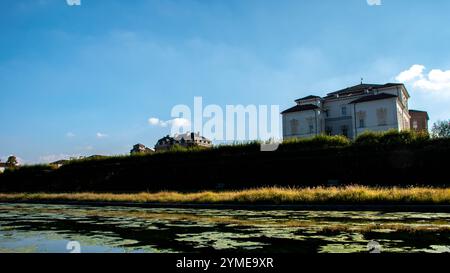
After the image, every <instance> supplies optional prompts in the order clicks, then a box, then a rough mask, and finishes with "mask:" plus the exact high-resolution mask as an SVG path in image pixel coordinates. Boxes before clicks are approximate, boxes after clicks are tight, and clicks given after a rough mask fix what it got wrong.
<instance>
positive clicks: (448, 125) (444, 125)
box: [431, 119, 450, 137]
mask: <svg viewBox="0 0 450 273" xmlns="http://www.w3.org/2000/svg"><path fill="white" fill-rule="evenodd" d="M431 135H432V136H433V137H450V119H449V120H446V121H440V120H438V121H437V122H435V123H434V124H433V128H431Z"/></svg>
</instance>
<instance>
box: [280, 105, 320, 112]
mask: <svg viewBox="0 0 450 273" xmlns="http://www.w3.org/2000/svg"><path fill="white" fill-rule="evenodd" d="M317 108H319V107H318V106H317V105H314V104H305V105H296V106H294V107H291V108H289V109H286V110H284V111H283V112H281V114H287V113H294V112H302V111H308V110H314V109H317Z"/></svg>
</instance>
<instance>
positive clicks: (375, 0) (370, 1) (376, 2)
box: [367, 0, 381, 6]
mask: <svg viewBox="0 0 450 273" xmlns="http://www.w3.org/2000/svg"><path fill="white" fill-rule="evenodd" d="M367 5H369V6H381V0H367Z"/></svg>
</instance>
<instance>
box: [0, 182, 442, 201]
mask: <svg viewBox="0 0 450 273" xmlns="http://www.w3.org/2000/svg"><path fill="white" fill-rule="evenodd" d="M52 200H54V201H93V202H95V201H98V202H105V201H106V202H136V203H205V204H218V203H234V204H255V203H268V204H341V203H346V204H383V203H389V204H390V203H399V204H450V188H426V187H411V188H396V187H393V188H373V187H365V186H347V187H315V188H280V187H266V188H257V189H248V190H239V191H217V192H214V191H203V192H197V193H179V192H169V191H163V192H158V193H148V192H142V193H136V194H112V193H90V192H84V193H0V202H9V201H52Z"/></svg>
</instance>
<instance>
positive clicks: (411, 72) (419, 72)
mask: <svg viewBox="0 0 450 273" xmlns="http://www.w3.org/2000/svg"><path fill="white" fill-rule="evenodd" d="M424 69H425V66H423V65H420V64H415V65H413V66H411V68H410V69H408V70H406V71H403V72H401V73H400V74H398V76H397V77H396V78H395V79H396V80H397V81H399V82H408V81H411V80H413V79H416V78H422V77H423V70H424Z"/></svg>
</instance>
